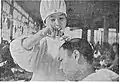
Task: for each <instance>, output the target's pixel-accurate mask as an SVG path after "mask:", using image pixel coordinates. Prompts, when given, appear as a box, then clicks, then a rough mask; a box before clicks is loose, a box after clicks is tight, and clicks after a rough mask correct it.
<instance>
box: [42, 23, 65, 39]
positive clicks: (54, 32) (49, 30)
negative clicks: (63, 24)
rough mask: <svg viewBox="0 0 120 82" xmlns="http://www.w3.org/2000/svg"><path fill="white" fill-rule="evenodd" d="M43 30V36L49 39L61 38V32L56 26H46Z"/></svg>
mask: <svg viewBox="0 0 120 82" xmlns="http://www.w3.org/2000/svg"><path fill="white" fill-rule="evenodd" d="M44 29H45V31H46V32H45V34H46V35H47V36H49V37H52V38H56V36H59V37H60V36H62V35H63V31H62V30H61V29H60V28H59V27H58V26H52V25H50V26H47V27H45V28H44Z"/></svg>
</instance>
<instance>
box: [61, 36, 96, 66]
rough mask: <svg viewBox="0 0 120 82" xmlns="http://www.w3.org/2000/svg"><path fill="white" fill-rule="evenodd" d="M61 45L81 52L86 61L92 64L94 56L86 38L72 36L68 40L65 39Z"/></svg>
mask: <svg viewBox="0 0 120 82" xmlns="http://www.w3.org/2000/svg"><path fill="white" fill-rule="evenodd" d="M61 47H62V48H63V49H67V50H70V51H72V52H73V50H75V49H76V50H78V51H79V52H80V53H81V54H83V57H84V58H85V59H86V60H87V62H88V63H90V64H92V62H93V57H94V56H93V49H92V47H91V45H90V44H89V42H88V41H87V40H85V39H80V38H73V39H71V40H69V41H66V42H65V43H64V44H63V45H62V46H61Z"/></svg>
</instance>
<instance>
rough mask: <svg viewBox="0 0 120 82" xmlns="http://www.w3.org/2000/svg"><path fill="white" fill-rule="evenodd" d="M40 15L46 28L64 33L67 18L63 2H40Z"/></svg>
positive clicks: (47, 0) (52, 0)
mask: <svg viewBox="0 0 120 82" xmlns="http://www.w3.org/2000/svg"><path fill="white" fill-rule="evenodd" d="M40 14H41V18H42V20H43V22H44V24H45V26H46V27H52V28H55V30H62V31H63V32H64V29H65V27H66V16H67V14H66V4H65V2H64V0H41V4H40Z"/></svg>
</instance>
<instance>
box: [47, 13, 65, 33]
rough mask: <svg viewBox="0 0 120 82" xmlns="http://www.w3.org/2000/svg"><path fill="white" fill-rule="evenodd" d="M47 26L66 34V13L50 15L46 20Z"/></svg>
mask: <svg viewBox="0 0 120 82" xmlns="http://www.w3.org/2000/svg"><path fill="white" fill-rule="evenodd" d="M46 26H47V27H52V28H55V29H59V30H62V31H63V32H64V30H65V27H66V16H65V14H64V13H61V12H58V13H54V14H51V15H49V16H48V17H47V18H46Z"/></svg>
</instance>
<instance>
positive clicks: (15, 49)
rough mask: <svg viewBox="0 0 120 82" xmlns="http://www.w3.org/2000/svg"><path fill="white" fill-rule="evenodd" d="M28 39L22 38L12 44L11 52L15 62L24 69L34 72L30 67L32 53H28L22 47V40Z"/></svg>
mask: <svg viewBox="0 0 120 82" xmlns="http://www.w3.org/2000/svg"><path fill="white" fill-rule="evenodd" d="M24 38H27V36H21V37H19V38H17V39H15V40H13V41H12V42H11V43H10V52H11V56H12V57H13V59H14V61H15V62H16V63H17V64H18V65H19V66H20V67H21V68H23V69H25V70H27V71H30V72H32V67H31V65H30V61H29V60H30V58H31V54H32V53H33V52H32V51H28V50H26V49H25V48H23V46H22V39H24Z"/></svg>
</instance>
